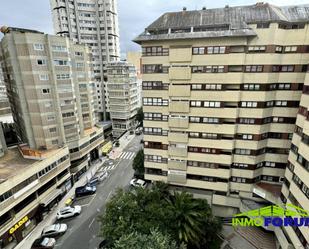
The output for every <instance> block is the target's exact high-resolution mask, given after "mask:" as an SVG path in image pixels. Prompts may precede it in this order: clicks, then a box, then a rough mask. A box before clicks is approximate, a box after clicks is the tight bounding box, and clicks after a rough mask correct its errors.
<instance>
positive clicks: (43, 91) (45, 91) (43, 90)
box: [42, 88, 50, 94]
mask: <svg viewBox="0 0 309 249" xmlns="http://www.w3.org/2000/svg"><path fill="white" fill-rule="evenodd" d="M42 93H44V94H47V93H50V89H49V88H43V89H42Z"/></svg>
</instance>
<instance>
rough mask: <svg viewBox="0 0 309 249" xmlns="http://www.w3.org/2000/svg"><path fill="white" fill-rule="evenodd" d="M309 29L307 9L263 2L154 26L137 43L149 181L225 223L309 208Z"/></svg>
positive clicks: (289, 241) (295, 242)
mask: <svg viewBox="0 0 309 249" xmlns="http://www.w3.org/2000/svg"><path fill="white" fill-rule="evenodd" d="M308 23H309V12H308V6H303V5H302V6H290V7H277V6H272V5H270V4H267V3H257V4H255V5H251V6H241V7H229V6H226V7H225V8H220V9H211V10H207V9H206V8H204V9H203V10H197V11H187V10H186V9H185V8H184V10H183V11H181V12H173V13H166V14H163V15H162V16H161V17H160V18H158V19H157V20H156V21H154V22H153V23H152V24H151V25H149V26H148V27H147V28H146V30H145V32H143V33H142V34H141V35H139V36H138V37H137V38H136V39H135V42H137V43H139V44H141V46H142V64H143V109H144V154H145V168H146V174H145V178H146V179H148V180H152V181H165V182H168V183H169V184H170V185H171V186H172V187H174V188H176V189H178V188H181V189H186V190H188V191H191V192H193V193H194V194H195V196H199V197H204V198H207V200H208V201H209V203H210V204H211V205H212V208H213V210H214V212H215V214H217V215H220V216H230V215H231V214H233V213H236V212H239V210H240V211H241V212H245V211H248V210H250V209H254V208H257V207H263V206H265V205H270V204H280V205H281V204H283V203H282V201H284V202H288V203H290V202H292V203H294V204H295V205H298V206H301V207H303V208H304V209H307V210H309V199H308V197H309V196H308V187H307V186H309V181H308V179H309V178H308V172H307V168H308V165H309V164H308V160H309V157H308V155H309V151H308V136H307V135H308V134H309V133H308V130H307V127H306V124H307V123H308V122H307V121H306V118H308V103H309V102H308V101H309V99H308V97H307V95H308V87H307V86H306V85H308V83H307V81H308V79H307V74H308V73H307V71H308V70H307V68H308V59H309V33H308V31H307V30H308ZM294 131H296V132H294ZM306 134H307V135H306ZM282 185H283V187H282ZM281 188H282V193H281ZM280 196H281V198H280ZM273 232H274V233H275V234H276V236H277V238H278V243H279V244H280V246H281V247H282V248H291V246H294V247H296V248H303V247H305V248H308V242H309V233H308V230H307V229H302V228H299V229H298V228H297V229H295V231H294V230H293V229H285V228H282V229H281V228H276V229H275V230H273Z"/></svg>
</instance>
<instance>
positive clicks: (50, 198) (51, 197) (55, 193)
mask: <svg viewBox="0 0 309 249" xmlns="http://www.w3.org/2000/svg"><path fill="white" fill-rule="evenodd" d="M61 194H62V190H61V189H55V190H54V191H52V192H51V193H50V194H49V195H47V196H46V197H45V198H43V199H42V200H41V202H40V203H41V204H43V205H44V206H45V207H46V206H48V204H50V203H51V202H52V201H53V200H55V199H56V198H57V197H58V196H59V195H61Z"/></svg>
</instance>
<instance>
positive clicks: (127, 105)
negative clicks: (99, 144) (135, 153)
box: [107, 62, 140, 137]
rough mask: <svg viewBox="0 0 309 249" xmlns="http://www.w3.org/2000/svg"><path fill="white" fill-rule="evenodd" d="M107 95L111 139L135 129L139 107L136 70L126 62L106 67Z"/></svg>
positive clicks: (114, 63) (110, 64)
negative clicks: (111, 131)
mask: <svg viewBox="0 0 309 249" xmlns="http://www.w3.org/2000/svg"><path fill="white" fill-rule="evenodd" d="M107 75H108V82H107V94H108V104H109V111H110V115H111V119H112V124H113V137H119V136H120V135H121V134H122V133H124V132H125V131H127V130H129V129H131V128H134V127H135V116H136V114H137V110H138V108H139V107H140V101H139V99H140V96H139V95H140V91H138V85H137V76H136V69H135V67H134V66H133V64H130V63H127V62H112V63H109V64H108V66H107Z"/></svg>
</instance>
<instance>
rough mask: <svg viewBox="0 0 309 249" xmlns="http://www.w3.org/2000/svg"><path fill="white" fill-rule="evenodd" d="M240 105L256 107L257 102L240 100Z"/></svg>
mask: <svg viewBox="0 0 309 249" xmlns="http://www.w3.org/2000/svg"><path fill="white" fill-rule="evenodd" d="M241 107H245V108H256V107H257V102H254V101H242V102H241Z"/></svg>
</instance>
